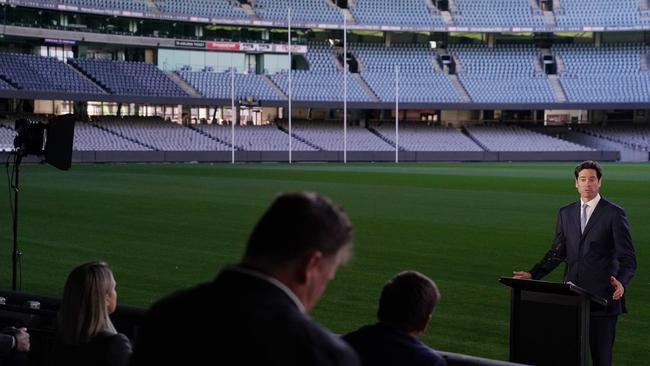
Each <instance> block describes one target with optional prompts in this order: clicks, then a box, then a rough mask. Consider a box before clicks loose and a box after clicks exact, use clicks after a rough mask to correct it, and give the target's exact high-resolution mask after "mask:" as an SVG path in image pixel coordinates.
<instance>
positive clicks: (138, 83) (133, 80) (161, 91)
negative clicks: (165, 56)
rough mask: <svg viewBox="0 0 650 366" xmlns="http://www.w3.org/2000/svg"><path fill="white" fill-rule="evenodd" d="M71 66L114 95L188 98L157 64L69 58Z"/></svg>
mask: <svg viewBox="0 0 650 366" xmlns="http://www.w3.org/2000/svg"><path fill="white" fill-rule="evenodd" d="M68 63H69V64H71V65H73V66H74V67H76V68H77V69H79V70H81V71H82V72H83V73H84V74H85V75H86V76H88V77H89V78H90V79H91V80H93V81H94V82H96V83H97V84H99V85H101V86H102V87H103V88H104V89H106V90H107V91H109V92H110V93H111V94H123V95H145V96H155V97H187V96H188V95H187V93H185V92H184V91H183V90H182V89H181V88H180V87H179V86H178V85H177V84H176V83H174V81H172V80H171V79H170V78H169V77H168V76H167V75H165V74H164V73H163V72H162V71H161V70H160V69H158V68H157V67H156V66H155V65H152V64H148V63H145V62H131V61H112V60H94V59H68Z"/></svg>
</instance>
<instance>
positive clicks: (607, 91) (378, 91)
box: [0, 43, 650, 103]
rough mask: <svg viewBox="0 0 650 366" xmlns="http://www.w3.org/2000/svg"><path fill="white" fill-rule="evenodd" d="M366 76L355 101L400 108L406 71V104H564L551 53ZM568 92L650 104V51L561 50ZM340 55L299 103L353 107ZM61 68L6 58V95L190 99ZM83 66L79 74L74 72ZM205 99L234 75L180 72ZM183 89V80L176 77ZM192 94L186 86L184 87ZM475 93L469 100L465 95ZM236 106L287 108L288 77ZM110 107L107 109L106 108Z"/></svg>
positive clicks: (408, 48)
mask: <svg viewBox="0 0 650 366" xmlns="http://www.w3.org/2000/svg"><path fill="white" fill-rule="evenodd" d="M349 50H350V52H351V53H352V54H353V55H354V56H355V57H356V59H357V60H358V63H359V74H358V75H355V74H352V73H348V74H347V76H348V78H347V79H348V101H351V102H372V101H373V100H375V99H374V98H375V97H376V98H378V100H379V101H381V102H394V100H395V96H396V84H395V79H396V77H397V76H396V73H395V68H396V67H398V68H399V76H398V77H399V84H398V86H399V98H400V101H402V102H412V103H436V102H438V103H460V102H467V101H469V102H479V103H542V102H544V103H558V102H559V97H557V93H556V91H554V89H553V86H552V84H551V81H550V80H549V77H548V76H547V75H546V74H545V73H544V72H543V71H542V69H541V62H540V58H541V50H540V49H538V48H536V47H535V46H533V45H528V44H526V45H524V44H522V45H513V44H503V45H501V44H497V45H496V46H495V47H493V48H489V47H487V46H485V45H478V44H450V45H448V47H447V51H448V53H449V54H450V55H451V56H452V57H453V58H454V60H455V61H456V72H457V74H458V79H457V81H456V80H455V79H454V78H453V77H451V76H449V75H447V74H445V73H443V72H442V70H441V68H440V67H439V66H438V60H437V57H438V55H437V54H436V52H435V50H432V49H431V48H430V47H428V46H427V45H423V44H419V45H413V44H411V45H409V44H394V45H392V46H390V47H386V46H384V45H379V44H359V43H351V44H350V47H349ZM550 52H551V54H553V55H555V56H556V59H557V60H558V73H559V85H560V86H558V84H557V83H556V84H555V88H556V90H557V89H558V88H559V87H561V89H562V91H563V93H564V94H565V96H566V100H567V102H573V103H608V102H609V103H612V102H620V103H639V102H650V71H649V70H648V64H649V63H650V62H649V61H650V47H649V46H646V45H645V44H642V43H613V44H609V43H608V44H604V45H602V46H601V47H595V46H593V45H580V44H578V45H554V46H553V47H552V48H551V49H550ZM339 53H340V50H339V49H338V48H331V47H329V46H327V45H325V44H324V43H313V44H310V45H308V48H307V53H306V54H305V58H306V60H307V62H308V64H309V68H308V69H305V70H294V71H292V74H291V76H292V88H291V89H292V90H291V93H292V98H293V99H294V100H300V101H323V102H342V101H343V83H344V81H343V79H344V73H343V70H342V67H341V65H340V62H339V61H337V57H339V59H341V58H342V55H340V54H339ZM67 62H68V63H67V64H66V63H64V62H62V61H58V60H57V59H55V58H49V57H41V56H36V55H28V54H12V53H0V90H13V89H17V90H25V91H45V92H64V93H84V94H88V95H92V94H100V95H101V94H107V93H110V94H113V95H125V96H148V97H189V95H188V94H187V93H186V92H185V91H184V90H183V89H182V87H181V86H180V85H179V84H177V82H175V81H174V80H173V79H172V78H170V77H169V76H168V75H167V74H165V73H164V72H163V71H161V70H160V69H158V68H157V67H156V66H155V65H152V64H147V63H143V62H126V61H110V60H91V59H68V61H67ZM71 66H74V67H71ZM177 74H178V75H179V76H180V77H181V78H182V79H184V80H185V81H186V82H187V83H188V84H189V85H190V86H192V87H193V88H194V89H195V90H197V91H198V92H199V93H200V94H201V95H202V96H203V97H206V98H219V99H229V98H230V94H231V85H230V84H231V81H230V78H231V76H230V73H229V72H223V73H219V72H211V71H200V72H192V71H178V72H177ZM172 76H174V78H176V79H177V80H178V76H176V75H172ZM179 83H180V84H184V83H183V82H179ZM464 92H466V93H467V96H468V97H469V100H467V96H464V95H463V93H464ZM235 93H236V98H237V99H240V98H246V97H249V96H252V97H254V98H255V99H256V100H261V101H264V100H269V101H278V100H286V98H287V96H288V95H289V77H288V73H286V72H283V73H278V74H274V75H257V74H254V73H250V74H242V73H236V74H235ZM100 100H101V99H100Z"/></svg>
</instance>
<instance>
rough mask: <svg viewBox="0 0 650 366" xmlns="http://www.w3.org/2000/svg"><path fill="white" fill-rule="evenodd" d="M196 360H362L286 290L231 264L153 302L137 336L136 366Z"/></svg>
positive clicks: (259, 362) (323, 362)
mask: <svg viewBox="0 0 650 366" xmlns="http://www.w3.org/2000/svg"><path fill="white" fill-rule="evenodd" d="M205 360H208V361H205ZM226 361H228V363H224V362H226ZM191 364H197V365H198V364H225V365H228V364H230V365H300V366H303V365H342V366H347V365H350V366H356V365H358V364H359V361H358V358H357V355H356V354H355V353H354V351H353V350H352V349H351V348H350V347H349V346H348V345H347V344H346V343H345V342H343V340H341V339H340V338H339V337H336V336H334V335H333V334H332V333H330V332H329V331H328V330H326V329H325V328H323V327H322V326H320V325H318V324H316V323H315V322H313V321H312V320H311V319H310V318H309V317H308V316H307V315H306V314H304V313H302V312H301V311H300V310H299V309H298V306H297V305H296V303H294V302H293V300H292V299H291V298H290V297H289V296H288V295H287V293H285V292H284V291H282V289H280V288H279V287H277V286H276V285H274V284H272V283H270V282H268V281H266V280H264V279H261V278H257V277H254V276H251V275H250V274H247V273H242V272H238V271H236V270H233V269H225V270H223V271H222V272H221V273H220V274H219V275H218V276H217V278H216V279H215V280H214V281H213V282H210V283H205V284H202V285H199V286H197V287H194V288H192V289H189V290H185V291H181V292H178V293H176V294H174V295H172V296H171V297H168V298H166V299H163V300H162V301H160V302H158V303H157V304H154V305H153V306H152V308H151V309H150V310H149V312H148V316H147V319H146V320H145V323H144V325H143V327H142V328H141V329H140V332H139V336H138V338H137V340H136V344H135V351H134V355H133V365H136V366H141V365H174V366H178V365H191Z"/></svg>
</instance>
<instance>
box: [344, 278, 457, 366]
mask: <svg viewBox="0 0 650 366" xmlns="http://www.w3.org/2000/svg"><path fill="white" fill-rule="evenodd" d="M439 298H440V293H439V292H438V287H437V286H436V284H435V283H434V282H433V281H431V279H429V278H428V277H426V276H425V275H423V274H421V273H418V272H414V271H406V272H401V273H398V274H397V275H396V276H395V277H393V278H392V279H391V280H390V281H388V283H386V285H385V286H384V289H383V290H382V292H381V297H380V298H379V310H378V311H377V318H378V319H379V322H378V323H376V324H373V325H366V326H363V327H361V328H359V329H358V330H356V331H354V332H352V333H348V334H346V335H344V336H343V339H344V340H345V341H347V342H348V343H349V344H350V345H351V346H352V348H354V349H355V350H356V351H357V353H358V354H359V357H360V358H361V363H362V364H363V365H364V366H398V365H409V366H418V365H427V366H445V365H446V364H447V362H446V361H445V359H444V358H442V356H440V355H439V354H438V353H437V352H436V351H434V350H433V349H431V348H430V347H428V346H427V345H425V344H424V343H422V342H420V341H419V340H417V339H416V337H417V336H418V335H420V334H421V333H422V332H424V330H425V329H426V327H427V325H428V324H429V320H431V315H432V313H433V309H434V307H435V306H436V303H437V302H438V299H439Z"/></svg>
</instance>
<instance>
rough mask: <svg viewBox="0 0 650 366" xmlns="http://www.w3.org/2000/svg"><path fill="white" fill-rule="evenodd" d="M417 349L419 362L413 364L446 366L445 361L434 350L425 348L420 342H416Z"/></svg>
mask: <svg viewBox="0 0 650 366" xmlns="http://www.w3.org/2000/svg"><path fill="white" fill-rule="evenodd" d="M417 343H418V344H419V347H417V354H418V358H419V361H418V362H414V364H418V365H430V366H446V365H447V360H446V359H445V358H444V357H442V355H441V354H440V353H439V352H438V351H436V350H435V349H433V348H431V347H429V346H427V345H426V344H424V343H422V342H421V341H419V340H418V341H417Z"/></svg>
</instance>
